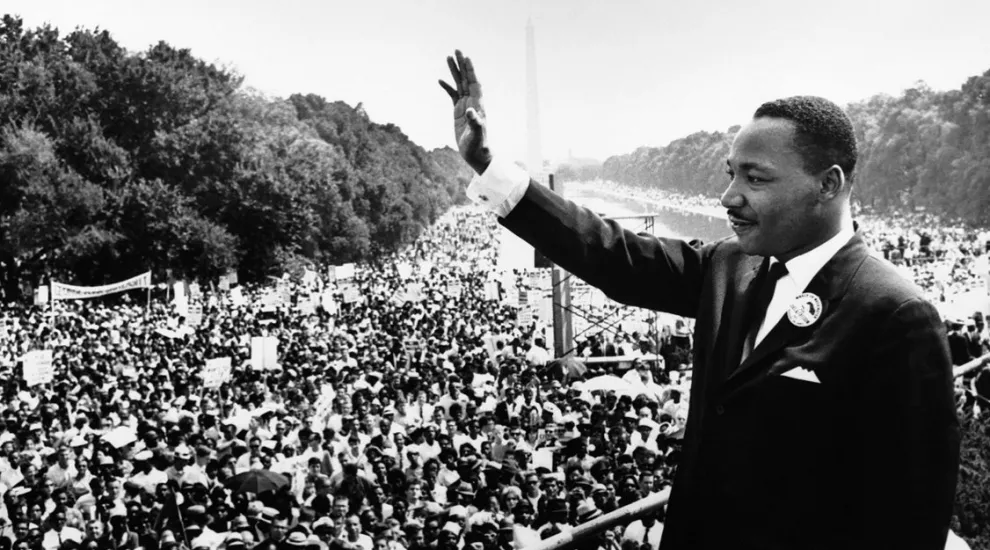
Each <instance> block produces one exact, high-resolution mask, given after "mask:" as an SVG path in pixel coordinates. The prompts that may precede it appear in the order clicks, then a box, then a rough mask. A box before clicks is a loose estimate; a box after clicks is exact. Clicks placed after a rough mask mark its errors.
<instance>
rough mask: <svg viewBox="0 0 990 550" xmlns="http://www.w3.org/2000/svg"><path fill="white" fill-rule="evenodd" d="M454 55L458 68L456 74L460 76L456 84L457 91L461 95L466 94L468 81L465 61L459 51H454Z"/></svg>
mask: <svg viewBox="0 0 990 550" xmlns="http://www.w3.org/2000/svg"><path fill="white" fill-rule="evenodd" d="M454 55H455V56H457V66H458V67H460V70H459V71H458V73H459V74H460V77H461V80H460V81H459V82H458V83H457V91H458V92H461V93H462V94H467V93H468V91H469V90H468V84H469V83H468V79H467V74H466V73H467V71H466V69H467V60H466V58H465V57H464V54H462V53H461V50H454Z"/></svg>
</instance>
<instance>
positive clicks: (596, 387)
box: [574, 374, 656, 399]
mask: <svg viewBox="0 0 990 550" xmlns="http://www.w3.org/2000/svg"><path fill="white" fill-rule="evenodd" d="M574 387H575V388H578V389H580V390H581V391H588V392H590V391H614V392H615V393H618V394H622V395H628V396H630V397H636V396H638V395H640V394H643V395H646V396H647V397H648V398H652V399H656V396H654V395H653V393H652V392H651V391H650V390H648V389H647V388H646V387H645V386H643V385H636V384H632V383H630V382H628V381H626V380H623V379H622V378H619V377H618V376H612V375H610V374H606V375H604V376H596V377H595V378H592V379H591V380H586V381H584V382H579V383H577V384H574Z"/></svg>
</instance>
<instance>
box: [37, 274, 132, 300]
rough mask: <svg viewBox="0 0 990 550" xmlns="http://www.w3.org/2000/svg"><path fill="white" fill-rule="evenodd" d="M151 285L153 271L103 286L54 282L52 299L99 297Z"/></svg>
mask: <svg viewBox="0 0 990 550" xmlns="http://www.w3.org/2000/svg"><path fill="white" fill-rule="evenodd" d="M150 286H151V272H150V271H148V272H145V273H142V274H141V275H138V276H137V277H132V278H130V279H127V280H126V281H121V282H119V283H113V284H110V285H103V286H73V285H65V284H62V283H55V282H53V283H52V300H84V299H87V298H99V297H100V296H106V295H107V294H116V293H118V292H124V291H126V290H134V289H137V288H148V287H150Z"/></svg>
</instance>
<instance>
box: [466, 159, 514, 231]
mask: <svg viewBox="0 0 990 550" xmlns="http://www.w3.org/2000/svg"><path fill="white" fill-rule="evenodd" d="M507 159H508V157H495V158H493V159H492V162H491V163H490V164H489V165H488V168H486V169H485V173H484V174H481V175H477V176H475V177H474V179H473V180H471V184H470V185H468V188H467V196H468V198H469V199H471V200H472V201H474V202H476V203H478V204H480V205H481V206H483V207H484V208H486V209H488V210H489V211H491V212H494V213H495V214H496V215H497V216H498V217H500V218H504V217H506V216H508V215H509V212H512V209H513V208H515V207H516V205H517V204H519V201H521V200H522V198H523V196H524V195H526V189H527V188H528V187H529V174H528V173H527V172H526V171H525V170H523V169H522V168H520V167H519V166H518V165H516V164H515V163H514V162H512V161H509V160H507Z"/></svg>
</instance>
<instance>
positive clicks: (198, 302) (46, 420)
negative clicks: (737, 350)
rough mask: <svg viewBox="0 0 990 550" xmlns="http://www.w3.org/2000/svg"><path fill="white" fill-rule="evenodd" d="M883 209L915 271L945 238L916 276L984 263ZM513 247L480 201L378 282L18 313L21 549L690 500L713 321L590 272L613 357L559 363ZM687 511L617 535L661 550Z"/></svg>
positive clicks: (550, 524)
mask: <svg viewBox="0 0 990 550" xmlns="http://www.w3.org/2000/svg"><path fill="white" fill-rule="evenodd" d="M689 202H690V201H689ZM865 223H866V224H867V226H868V227H864V229H867V230H868V235H869V236H870V238H871V239H872V240H873V241H874V242H875V245H874V246H875V247H876V248H877V249H879V250H887V251H888V252H889V253H891V254H890V255H892V256H895V257H894V258H893V259H894V260H897V258H896V254H893V251H895V250H900V246H901V241H900V240H899V239H900V238H901V237H904V238H905V241H904V242H905V243H913V242H914V240H913V238H911V237H908V235H915V234H917V235H920V236H924V235H932V234H934V235H935V236H934V238H931V239H925V238H922V239H919V240H918V242H917V250H918V254H915V255H912V254H908V253H906V251H907V250H911V249H912V248H911V247H912V246H913V245H912V244H907V245H906V246H905V248H904V250H905V253H901V256H900V257H901V258H902V260H901V261H902V262H903V264H904V265H905V266H906V267H909V268H910V269H912V270H914V271H913V272H914V273H915V274H918V273H924V272H930V271H935V270H938V269H942V267H940V266H944V265H949V264H951V265H953V266H956V267H953V269H952V270H951V271H950V274H952V273H956V272H957V271H958V266H959V265H962V264H965V263H966V262H965V260H967V259H971V258H973V257H976V256H978V255H980V254H981V247H980V246H979V237H977V238H973V237H972V235H969V234H966V233H959V232H956V231H952V230H944V231H936V230H934V229H931V228H933V227H935V226H921V227H929V228H930V229H931V231H927V230H922V231H916V230H915V228H916V227H918V226H909V225H897V224H896V223H891V224H889V225H885V226H884V225H878V224H876V223H874V222H873V221H871V220H867V221H866V222H865ZM497 239H498V227H497V224H496V223H495V221H494V219H493V218H492V217H491V216H489V215H485V214H482V213H481V212H479V211H476V210H474V209H471V208H459V209H454V210H452V211H450V212H448V213H447V214H446V215H445V216H444V218H442V219H441V220H440V221H439V222H438V223H437V224H436V225H435V226H434V227H432V228H431V229H430V230H429V231H428V232H427V233H426V234H424V235H423V236H422V237H421V238H420V239H419V240H418V241H417V242H416V243H415V245H413V246H411V247H409V248H408V249H406V250H404V251H402V252H400V253H397V254H394V255H392V256H389V257H387V258H382V259H380V260H379V261H378V262H376V263H375V264H373V265H366V266H359V267H357V269H355V270H352V269H350V268H348V269H344V268H343V267H341V268H331V269H328V270H325V271H322V272H320V273H316V272H305V273H303V274H301V275H300V274H294V275H291V276H290V275H286V276H285V277H283V278H282V279H280V280H279V281H277V282H269V283H268V284H264V285H237V284H233V285H232V284H231V280H227V281H225V283H224V284H222V285H219V286H218V285H216V284H209V285H204V288H202V289H196V290H192V289H191V288H190V287H189V286H188V285H181V284H180V285H179V286H181V287H182V289H183V291H182V292H181V295H182V296H184V297H183V298H182V300H181V303H180V300H179V299H178V298H176V295H175V294H174V293H172V292H171V289H172V288H173V287H172V286H171V284H170V285H169V287H168V290H169V294H167V295H165V294H164V293H163V292H161V291H156V292H155V295H154V299H153V300H150V301H149V302H147V303H146V302H145V300H144V298H143V296H144V291H143V290H141V291H137V292H132V293H125V294H117V295H112V296H106V297H102V298H99V299H94V300H81V301H58V302H55V303H54V304H50V305H45V306H36V305H31V306H28V305H22V306H11V307H9V308H8V309H7V310H6V311H5V312H4V323H2V324H0V330H2V332H0V338H2V339H3V340H4V344H5V345H4V346H2V347H0V370H2V371H3V374H4V380H5V385H4V395H3V397H4V403H6V407H5V408H4V409H3V410H2V412H0V492H2V496H3V499H2V501H3V506H2V508H0V550H2V549H3V548H15V549H19V550H27V549H31V550H36V549H44V550H55V549H68V548H88V549H102V548H119V549H129V550H136V549H138V548H141V549H145V550H155V549H159V548H162V549H165V548H177V549H178V548H185V549H187V550H198V549H210V550H217V549H238V548H259V549H271V548H275V549H282V548H314V549H315V548H336V549H342V550H343V549H347V550H350V549H360V550H455V549H462V548H467V547H470V548H472V550H495V549H506V550H507V549H509V548H522V547H532V546H534V545H535V544H538V542H539V541H540V540H543V539H547V538H549V537H551V536H553V535H555V534H557V533H561V532H563V531H567V530H570V529H573V528H574V527H575V526H577V525H580V524H582V523H586V522H589V521H592V520H594V519H595V518H598V517H600V516H602V515H603V514H605V513H608V512H610V511H612V510H614V509H616V508H617V507H620V506H622V505H624V504H628V503H631V502H634V501H637V500H639V499H641V498H643V497H644V496H647V495H649V494H652V493H655V492H659V491H662V490H664V489H665V488H666V487H667V486H668V485H669V484H670V483H671V480H672V478H673V474H674V472H675V470H676V468H677V464H678V459H679V455H680V437H681V435H682V433H683V428H684V424H685V422H686V417H687V402H688V397H689V394H690V361H691V345H692V334H691V321H690V320H688V319H680V318H674V317H669V316H663V317H660V318H655V317H652V316H649V315H644V314H642V313H641V312H640V313H637V314H634V315H631V316H630V315H623V314H622V311H623V310H622V309H621V308H620V307H618V306H617V304H615V303H613V302H611V301H609V300H607V299H605V298H604V297H602V296H600V295H595V294H594V292H592V291H590V290H589V289H587V288H586V287H584V286H583V285H581V284H580V283H579V282H575V283H574V292H573V299H574V311H575V314H576V315H577V316H578V317H580V318H581V319H582V320H583V321H582V322H580V323H576V326H577V327H579V328H580V330H578V331H577V332H578V337H577V338H576V339H575V346H576V349H575V350H574V352H575V355H577V356H579V357H584V358H589V357H598V358H600V359H597V360H595V361H586V362H582V361H573V360H556V361H555V360H553V355H554V354H553V352H552V350H553V345H552V339H553V330H552V327H551V319H550V316H549V315H548V313H547V311H548V309H549V308H548V307H545V306H546V300H548V299H549V298H548V296H549V294H550V290H549V281H550V278H549V275H548V273H547V272H546V270H543V271H540V270H533V271H531V272H519V271H508V272H507V271H505V270H502V269H500V267H499V259H498V258H497V257H496V254H497V253H496V250H497V249H498V247H496V246H492V243H493V242H494V241H495V240H497ZM884 243H889V244H890V245H891V246H890V247H886V248H885V246H884ZM909 256H910V257H909ZM921 258H928V259H926V260H922V259H921ZM345 267H346V266H345ZM206 286H208V287H209V288H205V287H206ZM954 290H956V289H955V288H954V287H947V288H944V289H942V291H944V292H953V291H954ZM979 322H980V326H979V330H978V331H977V334H978V335H979V337H978V338H974V337H973V336H972V335H968V336H967V333H966V330H968V327H965V326H964V327H958V328H959V330H958V331H956V333H958V334H956V335H959V334H961V335H962V336H964V337H967V338H966V340H965V343H964V344H962V345H964V346H965V347H967V349H968V351H969V352H970V357H972V356H976V355H974V354H977V353H980V354H982V353H986V351H988V350H990V339H988V338H987V328H986V327H985V326H983V324H982V322H983V319H982V317H979ZM975 323H976V320H975V319H974V323H973V324H975ZM968 324H969V323H968V322H966V325H968ZM950 328H952V327H950ZM258 337H263V338H267V339H268V341H269V342H271V341H274V342H276V343H277V344H276V345H277V349H276V351H275V352H274V354H271V355H270V356H268V357H262V356H263V355H265V352H264V351H263V350H261V349H256V348H257V346H256V345H255V344H256V342H255V340H256V339H258ZM952 338H953V334H952V333H950V340H951V339H952ZM956 340H958V338H956ZM957 344H959V342H958V341H957V342H956V343H955V344H953V345H954V346H955V347H958V345H957ZM33 350H52V353H53V369H52V374H51V379H50V381H45V382H43V383H37V380H36V378H35V377H32V376H28V373H27V372H26V370H27V365H26V363H25V354H27V353H28V352H31V351H33ZM953 353H954V354H955V353H956V352H955V349H954V351H953ZM222 358H229V359H230V368H229V372H222V374H221V375H220V376H219V378H218V375H217V373H216V372H207V371H208V369H207V363H208V362H210V361H211V360H216V359H222ZM957 364H958V363H957ZM32 368H33V367H32ZM966 384H968V385H970V386H972V385H973V384H975V382H974V381H967V382H966ZM970 390H971V391H970ZM959 391H960V406H961V407H965V406H968V405H973V404H976V406H979V403H976V401H974V399H975V397H974V396H975V395H976V391H977V388H976V387H975V386H973V387H964V386H962V385H961V386H960V388H959ZM967 395H968V397H967ZM663 521H664V511H663V509H662V508H660V509H658V510H657V511H656V512H655V513H651V514H648V515H647V516H645V517H643V518H642V519H637V520H636V521H633V522H632V523H629V524H628V525H622V526H619V527H617V528H615V529H609V530H606V531H605V532H603V533H602V534H601V535H598V536H597V537H595V538H594V544H595V545H596V546H598V547H599V548H602V549H608V550H619V549H631V550H648V549H649V548H653V549H654V550H655V549H657V548H658V546H659V542H660V537H661V535H662V532H663Z"/></svg>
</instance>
